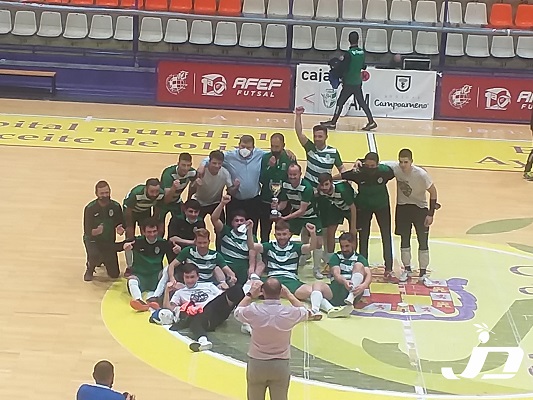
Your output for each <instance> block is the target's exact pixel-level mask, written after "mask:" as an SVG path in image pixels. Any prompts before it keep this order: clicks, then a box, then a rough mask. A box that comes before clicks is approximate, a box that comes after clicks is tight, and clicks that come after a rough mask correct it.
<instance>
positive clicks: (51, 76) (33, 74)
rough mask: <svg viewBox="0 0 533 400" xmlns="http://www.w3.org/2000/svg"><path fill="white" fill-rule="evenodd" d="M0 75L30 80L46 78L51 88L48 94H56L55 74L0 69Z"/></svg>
mask: <svg viewBox="0 0 533 400" xmlns="http://www.w3.org/2000/svg"><path fill="white" fill-rule="evenodd" d="M0 75H9V76H26V77H32V78H47V79H50V80H51V83H52V87H51V89H50V93H51V94H52V95H55V94H56V75H57V72H53V71H29V70H21V69H0Z"/></svg>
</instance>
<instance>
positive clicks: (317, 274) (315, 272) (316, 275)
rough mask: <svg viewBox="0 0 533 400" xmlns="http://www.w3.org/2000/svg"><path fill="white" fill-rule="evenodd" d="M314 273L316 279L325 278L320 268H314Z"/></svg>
mask: <svg viewBox="0 0 533 400" xmlns="http://www.w3.org/2000/svg"><path fill="white" fill-rule="evenodd" d="M313 275H314V277H315V279H319V280H320V279H324V275H322V273H321V272H320V269H318V268H313Z"/></svg>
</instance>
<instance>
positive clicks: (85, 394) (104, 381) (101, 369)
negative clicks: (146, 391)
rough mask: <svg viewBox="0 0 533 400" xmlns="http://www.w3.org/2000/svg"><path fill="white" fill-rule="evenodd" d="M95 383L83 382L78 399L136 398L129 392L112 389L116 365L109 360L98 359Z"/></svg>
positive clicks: (110, 399)
mask: <svg viewBox="0 0 533 400" xmlns="http://www.w3.org/2000/svg"><path fill="white" fill-rule="evenodd" d="M93 378H94V382H95V383H94V384H86V383H85V384H83V385H81V386H80V388H79V389H78V393H77V395H76V400H95V399H98V400H124V399H125V400H135V396H134V395H132V394H129V393H119V392H116V391H114V390H113V389H112V387H113V382H114V379H115V367H113V364H111V363H110V362H109V361H106V360H102V361H98V362H97V363H96V364H95V366H94V371H93Z"/></svg>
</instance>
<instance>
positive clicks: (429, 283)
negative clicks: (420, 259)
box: [418, 274, 435, 287]
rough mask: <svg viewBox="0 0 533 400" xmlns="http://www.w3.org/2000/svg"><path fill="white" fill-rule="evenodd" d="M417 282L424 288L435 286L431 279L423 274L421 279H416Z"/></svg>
mask: <svg viewBox="0 0 533 400" xmlns="http://www.w3.org/2000/svg"><path fill="white" fill-rule="evenodd" d="M418 282H419V283H422V284H423V285H424V286H426V287H433V286H435V284H434V283H433V281H432V280H431V279H429V275H428V274H424V275H422V276H421V277H419V278H418Z"/></svg>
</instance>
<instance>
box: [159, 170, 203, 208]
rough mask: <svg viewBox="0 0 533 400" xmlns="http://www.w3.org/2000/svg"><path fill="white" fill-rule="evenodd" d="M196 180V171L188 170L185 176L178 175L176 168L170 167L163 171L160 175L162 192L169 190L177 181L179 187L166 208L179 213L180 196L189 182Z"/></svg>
mask: <svg viewBox="0 0 533 400" xmlns="http://www.w3.org/2000/svg"><path fill="white" fill-rule="evenodd" d="M195 179H196V170H195V169H194V168H191V169H189V171H187V173H186V174H185V176H181V175H179V174H178V166H177V165H171V166H170V167H167V168H165V169H164V170H163V173H162V174H161V187H162V188H163V190H165V189H170V188H171V187H172V186H173V185H174V181H176V180H177V181H179V186H178V188H177V189H176V191H175V192H174V196H172V202H170V203H168V204H167V205H166V208H167V209H169V210H173V211H181V194H182V193H183V191H184V190H185V188H186V187H187V185H188V184H189V183H190V182H193V181H194V180H195Z"/></svg>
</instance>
